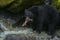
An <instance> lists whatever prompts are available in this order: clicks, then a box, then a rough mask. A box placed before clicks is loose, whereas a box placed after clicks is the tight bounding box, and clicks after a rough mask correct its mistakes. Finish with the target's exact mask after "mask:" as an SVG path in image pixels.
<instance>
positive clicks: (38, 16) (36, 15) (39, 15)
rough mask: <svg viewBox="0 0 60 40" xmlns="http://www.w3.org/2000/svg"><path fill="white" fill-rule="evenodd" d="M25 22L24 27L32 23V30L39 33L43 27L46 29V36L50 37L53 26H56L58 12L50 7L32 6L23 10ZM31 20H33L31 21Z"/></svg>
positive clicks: (53, 29)
mask: <svg viewBox="0 0 60 40" xmlns="http://www.w3.org/2000/svg"><path fill="white" fill-rule="evenodd" d="M25 16H26V20H25V22H24V24H23V25H22V26H24V25H26V23H28V22H29V21H33V22H32V23H33V27H32V28H33V30H36V31H37V32H39V33H40V32H41V31H42V29H43V26H47V27H48V34H49V35H51V34H53V33H54V31H55V26H56V24H58V11H57V9H56V8H54V7H53V6H51V5H41V6H32V7H31V8H29V9H26V10H25ZM32 19H33V20H32Z"/></svg>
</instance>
